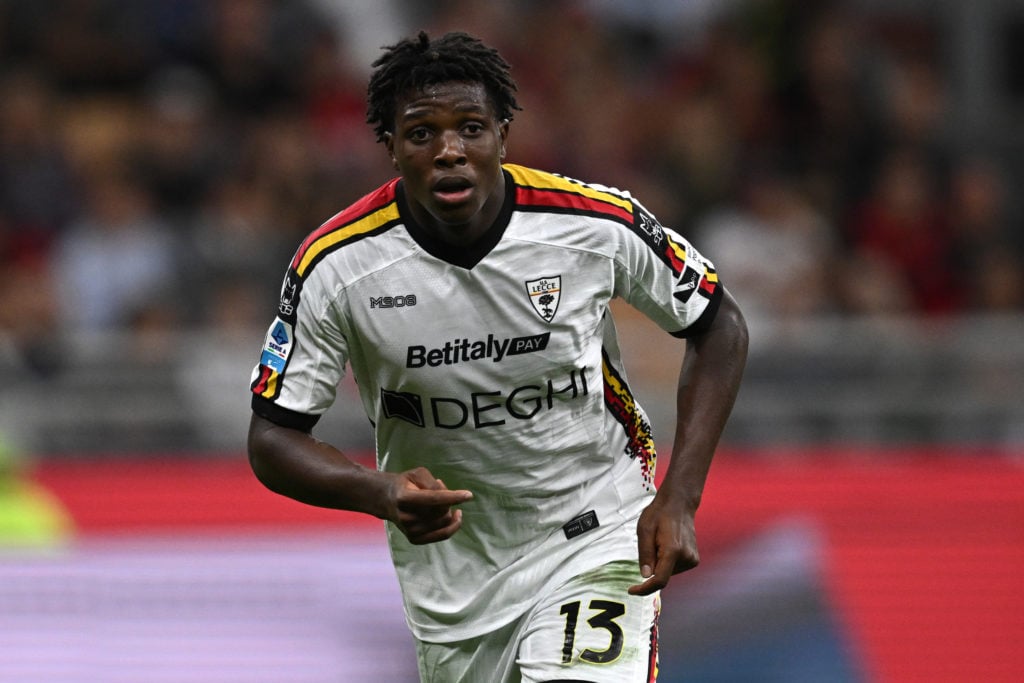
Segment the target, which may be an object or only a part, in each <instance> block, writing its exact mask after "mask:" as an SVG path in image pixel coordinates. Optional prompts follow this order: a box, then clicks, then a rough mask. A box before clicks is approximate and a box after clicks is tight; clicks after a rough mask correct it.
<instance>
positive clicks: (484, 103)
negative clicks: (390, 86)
mask: <svg viewBox="0 0 1024 683" xmlns="http://www.w3.org/2000/svg"><path fill="white" fill-rule="evenodd" d="M395 104H396V106H395V114H396V115H397V117H398V119H399V120H401V119H404V118H415V117H420V116H428V115H430V114H432V113H437V112H440V111H459V112H478V113H481V114H485V115H493V114H494V107H493V106H492V104H491V98H490V97H489V96H488V94H487V89H486V88H485V87H484V85H483V83H475V82H463V81H449V82H446V83H435V84H432V85H427V86H424V87H422V88H416V89H414V90H410V91H408V92H406V93H404V94H403V95H399V96H398V98H397V100H396V102H395Z"/></svg>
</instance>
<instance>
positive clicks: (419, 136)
mask: <svg viewBox="0 0 1024 683" xmlns="http://www.w3.org/2000/svg"><path fill="white" fill-rule="evenodd" d="M406 138H408V139H409V140H410V141H411V142H417V143H422V142H426V141H427V140H429V139H430V129H428V128H424V127H423V126H419V127H417V128H413V129H412V130H410V131H409V132H408V133H406Z"/></svg>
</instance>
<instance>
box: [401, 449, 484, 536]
mask: <svg viewBox="0 0 1024 683" xmlns="http://www.w3.org/2000/svg"><path fill="white" fill-rule="evenodd" d="M390 494H391V505H390V507H391V509H392V510H393V511H394V512H393V514H392V515H389V519H390V520H391V521H392V522H394V523H395V525H396V526H397V527H398V528H399V529H400V530H401V531H402V533H403V534H405V537H406V538H408V539H409V542H410V543H413V544H415V545H423V544H425V543H436V542H437V541H443V540H445V539H448V538H451V537H452V535H453V534H454V533H455V532H456V531H458V530H459V528H460V527H461V526H462V510H453V509H452V506H453V505H458V504H459V503H465V502H466V501H468V500H472V499H473V494H472V493H471V492H469V491H465V490H457V491H453V490H450V489H449V488H448V487H446V486H445V485H444V482H443V481H441V480H440V479H435V478H434V475H432V474H431V473H430V471H429V470H427V469H426V468H425V467H418V468H416V469H414V470H409V471H408V472H402V473H401V474H399V475H396V476H395V479H394V481H393V482H392V485H391V490H390Z"/></svg>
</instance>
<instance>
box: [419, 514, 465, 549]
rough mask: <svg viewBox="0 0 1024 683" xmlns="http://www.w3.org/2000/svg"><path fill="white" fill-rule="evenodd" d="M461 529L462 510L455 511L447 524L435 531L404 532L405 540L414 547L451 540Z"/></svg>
mask: <svg viewBox="0 0 1024 683" xmlns="http://www.w3.org/2000/svg"><path fill="white" fill-rule="evenodd" d="M461 527H462V510H455V511H454V512H453V513H452V515H451V518H450V520H449V522H448V523H447V524H445V525H444V526H442V527H440V528H436V529H430V530H423V531H420V532H418V533H412V532H406V538H408V539H409V542H410V543H412V544H414V545H426V544H427V543H437V542H438V541H444V540H446V539H449V538H451V537H452V536H453V535H454V534H455V532H456V531H458V530H459V529H460V528H461Z"/></svg>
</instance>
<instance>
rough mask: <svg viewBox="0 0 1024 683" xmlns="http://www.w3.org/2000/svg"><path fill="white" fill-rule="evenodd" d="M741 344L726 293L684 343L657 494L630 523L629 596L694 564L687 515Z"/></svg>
mask: <svg viewBox="0 0 1024 683" xmlns="http://www.w3.org/2000/svg"><path fill="white" fill-rule="evenodd" d="M747 341H748V339H747V325H746V322H745V321H744V319H743V314H742V313H741V312H740V309H739V307H738V306H737V304H736V301H735V300H734V299H733V298H732V296H731V295H730V294H729V293H728V292H725V293H724V298H723V299H722V303H721V307H720V308H719V310H718V313H717V315H716V316H715V319H714V321H713V322H712V324H711V326H710V327H708V329H707V330H706V331H704V332H703V333H702V334H700V335H697V336H695V337H692V338H691V339H689V347H688V348H687V351H686V355H685V357H684V359H683V367H682V371H681V372H680V375H679V388H678V392H677V395H676V411H677V416H676V433H675V442H674V445H673V448H672V457H671V460H670V462H669V467H668V471H667V472H666V474H665V478H664V480H663V481H662V484H661V486H660V487H659V489H658V493H657V494H656V495H655V497H654V500H653V501H652V502H651V504H650V505H649V506H648V507H647V508H646V509H645V510H644V511H643V513H642V514H641V515H640V521H639V522H638V524H637V532H638V535H639V555H640V567H641V569H640V573H641V575H642V576H643V577H644V578H645V581H644V582H643V583H641V584H638V585H636V586H632V587H631V588H630V589H629V592H630V593H632V594H634V595H647V594H650V593H653V592H654V591H656V590H660V589H661V588H664V587H665V586H666V585H668V582H669V579H671V578H672V575H673V574H678V573H680V572H684V571H686V570H688V569H692V568H693V567H696V566H697V563H698V562H699V561H700V557H699V554H698V552H697V537H696V533H695V531H694V517H695V515H696V513H697V508H698V506H699V505H700V500H701V495H702V493H703V491H704V482H705V481H706V479H707V476H708V470H709V468H710V467H711V459H712V457H713V456H714V453H715V447H716V446H717V444H718V439H719V437H720V436H721V434H722V430H723V429H724V428H725V422H726V420H727V419H728V417H729V413H730V412H731V411H732V406H733V403H734V402H735V400H736V394H737V392H738V391H739V385H740V379H741V377H742V375H743V367H744V365H745V364H746V358H747Z"/></svg>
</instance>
